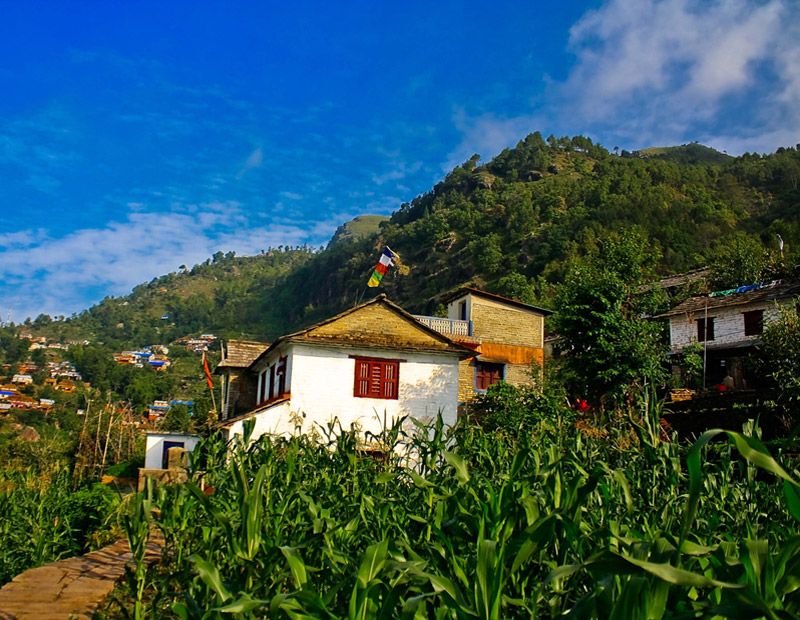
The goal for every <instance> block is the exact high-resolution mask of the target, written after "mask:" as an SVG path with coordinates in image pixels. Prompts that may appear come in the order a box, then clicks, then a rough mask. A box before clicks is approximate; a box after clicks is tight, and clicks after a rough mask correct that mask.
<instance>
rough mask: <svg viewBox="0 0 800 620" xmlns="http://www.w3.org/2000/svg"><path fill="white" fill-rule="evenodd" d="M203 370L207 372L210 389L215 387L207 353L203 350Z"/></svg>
mask: <svg viewBox="0 0 800 620" xmlns="http://www.w3.org/2000/svg"><path fill="white" fill-rule="evenodd" d="M203 370H205V372H206V381H208V389H209V390H213V389H214V382H213V381H212V380H211V371H210V370H209V369H208V360H207V359H206V353H205V351H203Z"/></svg>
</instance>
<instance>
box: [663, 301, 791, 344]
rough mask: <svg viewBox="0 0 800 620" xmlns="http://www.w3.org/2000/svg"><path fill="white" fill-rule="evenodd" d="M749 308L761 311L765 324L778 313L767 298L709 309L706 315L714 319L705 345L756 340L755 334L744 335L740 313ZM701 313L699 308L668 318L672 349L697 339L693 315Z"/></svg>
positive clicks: (700, 314) (772, 319) (695, 318)
mask: <svg viewBox="0 0 800 620" xmlns="http://www.w3.org/2000/svg"><path fill="white" fill-rule="evenodd" d="M751 310H763V311H764V326H765V327H766V326H767V325H768V324H769V323H770V322H772V321H774V320H775V319H776V318H777V317H778V316H779V314H780V313H779V311H778V308H777V306H776V304H775V302H770V301H762V302H756V303H751V304H741V305H737V306H728V307H724V308H713V309H710V310H709V311H708V318H709V319H712V318H713V319H714V339H713V340H709V341H708V345H709V347H711V346H724V345H726V344H734V343H739V342H742V341H746V340H758V338H759V336H745V335H744V316H743V313H745V312H750V311H751ZM705 317H706V313H705V311H704V310H700V311H698V312H693V313H687V314H680V315H677V316H673V317H671V318H670V323H669V325H670V341H671V344H672V349H673V350H674V351H680V350H681V349H683V347H686V346H689V345H690V344H692V343H694V342H697V319H704V318H705Z"/></svg>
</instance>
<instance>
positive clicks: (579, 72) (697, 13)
mask: <svg viewBox="0 0 800 620" xmlns="http://www.w3.org/2000/svg"><path fill="white" fill-rule="evenodd" d="M568 49H569V51H571V52H572V53H573V54H574V56H575V63H574V65H573V66H572V67H571V68H570V69H569V72H568V74H567V77H566V78H565V79H564V80H563V81H561V82H558V81H550V80H549V78H548V79H547V83H548V86H547V88H546V89H545V92H544V95H543V97H541V98H534V99H533V100H534V101H538V102H539V105H540V107H538V108H532V109H531V110H530V111H527V112H522V113H520V114H518V115H516V116H505V117H504V116H499V115H496V114H493V113H483V114H467V113H466V112H465V111H464V110H457V111H456V113H455V114H454V116H453V123H454V125H455V127H456V129H458V131H459V132H460V133H461V142H460V143H459V144H458V146H457V147H456V148H455V149H454V150H453V151H452V152H451V153H450V154H449V155H448V160H447V163H446V164H445V169H448V170H449V169H451V168H452V167H453V166H455V165H458V164H459V163H461V162H463V161H464V160H465V159H467V158H468V157H469V156H470V155H472V154H473V153H475V152H477V153H480V154H481V155H482V156H483V158H484V160H486V159H488V158H489V157H491V156H493V155H495V154H496V153H497V152H498V151H500V150H501V149H502V148H504V147H506V146H513V144H514V143H516V141H517V140H519V139H521V138H523V137H524V136H525V135H526V134H527V133H529V132H531V131H534V130H540V131H542V132H543V133H560V134H563V133H567V134H572V135H575V134H583V135H588V136H591V137H592V138H594V139H599V140H601V141H602V142H603V143H604V144H606V145H607V146H613V145H621V146H623V148H628V149H635V148H642V147H646V146H655V145H667V144H680V143H684V142H688V141H691V140H698V141H701V142H704V143H707V144H710V145H712V146H715V147H716V148H719V149H721V150H727V151H728V152H730V153H741V152H743V151H745V150H750V151H754V150H756V151H762V152H771V151H774V150H775V149H776V148H778V147H779V146H789V145H794V144H795V143H797V142H800V4H798V3H797V2H796V1H794V0H766V1H759V0H709V1H707V2H694V1H692V0H607V1H606V2H604V3H603V4H602V5H601V6H600V7H599V8H597V9H595V10H591V11H588V12H587V13H585V14H584V15H583V16H582V17H581V18H580V19H579V20H578V21H577V22H576V23H575V24H574V25H573V26H572V28H571V29H570V33H569V41H568ZM531 92H535V86H533V85H532V87H531ZM530 94H531V93H520V98H522V97H524V96H528V95H530Z"/></svg>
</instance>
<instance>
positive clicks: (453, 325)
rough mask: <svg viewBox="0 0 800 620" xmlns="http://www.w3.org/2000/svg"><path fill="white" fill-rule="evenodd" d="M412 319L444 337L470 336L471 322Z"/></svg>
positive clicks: (418, 317) (423, 317) (431, 317)
mask: <svg viewBox="0 0 800 620" xmlns="http://www.w3.org/2000/svg"><path fill="white" fill-rule="evenodd" d="M414 318H415V319H417V320H418V321H419V322H420V323H422V324H423V325H424V326H425V327H429V328H431V329H432V330H434V331H437V332H439V333H440V334H444V335H445V336H471V335H472V321H456V320H453V319H443V318H440V317H438V316H419V315H416V314H415V315H414Z"/></svg>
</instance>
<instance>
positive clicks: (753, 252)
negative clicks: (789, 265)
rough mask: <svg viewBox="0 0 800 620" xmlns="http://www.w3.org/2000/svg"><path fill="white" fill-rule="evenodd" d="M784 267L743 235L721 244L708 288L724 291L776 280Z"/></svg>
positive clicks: (753, 238) (739, 234)
mask: <svg viewBox="0 0 800 620" xmlns="http://www.w3.org/2000/svg"><path fill="white" fill-rule="evenodd" d="M784 275H787V273H786V265H785V263H784V261H783V259H782V258H780V257H779V256H778V255H777V254H776V253H775V252H771V251H769V250H767V249H766V248H765V247H764V246H763V245H762V243H761V241H760V240H759V239H758V238H757V237H754V236H748V235H745V234H743V233H738V234H735V235H733V236H731V237H728V238H725V239H722V240H720V242H719V243H718V245H717V251H716V255H715V256H714V258H713V261H712V263H711V286H712V288H714V289H716V290H724V289H730V288H736V287H739V286H746V285H748V284H756V283H758V282H763V281H765V280H771V279H773V278H779V277H782V276H784Z"/></svg>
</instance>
